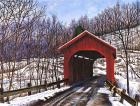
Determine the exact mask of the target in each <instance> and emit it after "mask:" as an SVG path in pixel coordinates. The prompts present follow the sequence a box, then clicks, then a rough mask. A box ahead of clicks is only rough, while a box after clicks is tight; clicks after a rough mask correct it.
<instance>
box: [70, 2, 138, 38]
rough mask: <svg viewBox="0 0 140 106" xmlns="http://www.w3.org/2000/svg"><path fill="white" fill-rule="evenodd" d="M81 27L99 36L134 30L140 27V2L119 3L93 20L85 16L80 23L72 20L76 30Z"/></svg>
mask: <svg viewBox="0 0 140 106" xmlns="http://www.w3.org/2000/svg"><path fill="white" fill-rule="evenodd" d="M93 14H94V13H93ZM79 25H80V26H82V27H83V28H84V29H86V30H88V31H90V32H92V33H94V34H95V35H98V36H102V35H104V34H107V33H110V32H113V31H117V30H121V29H126V28H133V27H135V26H137V25H140V2H139V1H136V2H134V3H132V4H120V3H119V2H118V3H116V5H115V6H114V7H111V8H106V9H104V10H103V11H102V12H101V13H99V14H98V15H97V16H95V17H93V18H91V19H89V18H88V17H87V16H86V15H85V16H83V17H81V18H80V19H79V20H78V21H75V20H72V22H71V25H70V26H71V28H73V29H75V28H76V27H77V26H79Z"/></svg>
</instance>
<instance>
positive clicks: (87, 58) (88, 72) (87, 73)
mask: <svg viewBox="0 0 140 106" xmlns="http://www.w3.org/2000/svg"><path fill="white" fill-rule="evenodd" d="M59 51H60V52H62V53H64V78H65V79H68V80H69V81H68V83H69V84H71V83H75V82H78V81H81V80H85V79H88V78H89V77H92V76H93V63H94V61H95V60H96V59H97V58H106V71H107V75H106V78H107V80H109V81H111V82H114V62H115V58H116V49H115V48H114V47H112V46H111V45H109V44H107V43H106V42H104V41H103V40H101V39H99V38H98V37H96V36H95V35H93V34H92V33H90V32H88V31H84V32H82V33H81V34H79V35H78V36H77V37H75V38H73V39H72V40H70V41H69V42H67V43H66V44H64V45H63V46H61V47H60V48H59Z"/></svg>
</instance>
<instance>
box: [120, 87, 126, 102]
mask: <svg viewBox="0 0 140 106" xmlns="http://www.w3.org/2000/svg"><path fill="white" fill-rule="evenodd" d="M125 93H126V90H125V89H123V90H122V91H121V99H120V102H121V103H123V100H124V99H123V97H122V94H125Z"/></svg>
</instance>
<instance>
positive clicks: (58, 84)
mask: <svg viewBox="0 0 140 106" xmlns="http://www.w3.org/2000/svg"><path fill="white" fill-rule="evenodd" d="M57 81H58V83H57V88H58V89H59V88H60V82H59V81H60V78H58V80H57Z"/></svg>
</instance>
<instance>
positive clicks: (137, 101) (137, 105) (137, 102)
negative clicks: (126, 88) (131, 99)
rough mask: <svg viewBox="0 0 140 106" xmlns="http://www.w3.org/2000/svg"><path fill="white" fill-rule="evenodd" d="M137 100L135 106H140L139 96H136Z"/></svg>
mask: <svg viewBox="0 0 140 106" xmlns="http://www.w3.org/2000/svg"><path fill="white" fill-rule="evenodd" d="M135 100H136V105H135V106H138V101H139V95H137V94H136V95H135Z"/></svg>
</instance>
